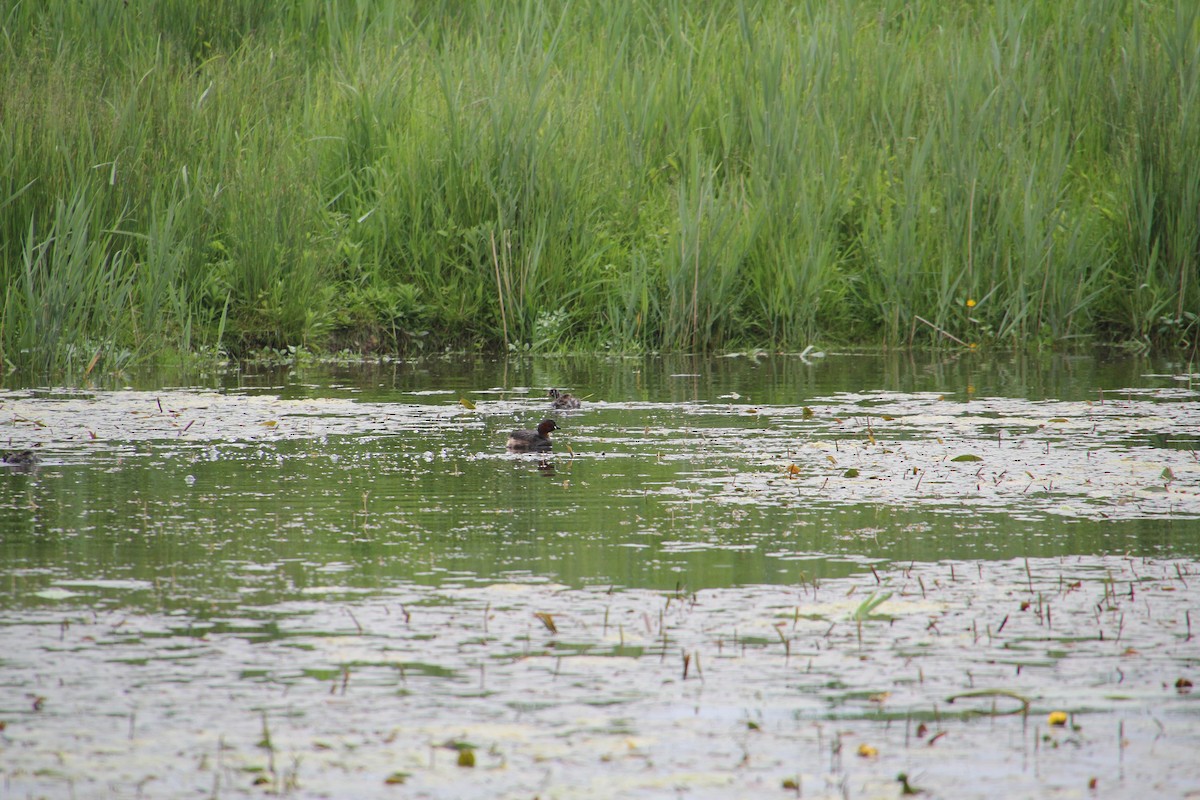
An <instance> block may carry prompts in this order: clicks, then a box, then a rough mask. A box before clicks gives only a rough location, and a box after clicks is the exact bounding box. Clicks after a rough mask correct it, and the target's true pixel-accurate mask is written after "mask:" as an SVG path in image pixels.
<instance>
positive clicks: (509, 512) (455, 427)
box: [0, 369, 1200, 800]
mask: <svg viewBox="0 0 1200 800" xmlns="http://www.w3.org/2000/svg"><path fill="white" fill-rule="evenodd" d="M671 373H672V374H674V373H679V374H681V375H685V374H686V375H687V376H688V377H681V378H674V377H670V378H663V379H662V380H663V381H664V382H665V383H666V384H667V389H665V390H664V391H663V392H662V395H671V396H669V397H668V398H667V399H662V397H661V396H658V395H654V394H653V393H647V395H646V396H642V395H641V394H640V393H639V392H633V391H630V392H629V393H627V394H626V395H622V396H619V397H617V396H612V395H616V394H618V393H616V392H613V393H608V394H607V395H601V396H600V397H592V398H589V401H588V403H587V405H586V407H585V409H583V410H581V411H578V412H573V413H572V414H571V415H570V416H563V417H560V418H559V424H560V426H561V427H562V429H563V430H562V431H561V432H559V433H558V434H557V436H559V437H560V438H556V440H555V446H554V450H553V451H552V452H551V453H550V454H549V455H546V456H545V457H542V456H536V457H530V456H528V455H522V454H510V453H507V452H505V449H504V440H505V439H504V437H505V436H506V435H507V433H508V431H510V430H512V429H513V428H519V427H527V426H528V425H529V424H532V423H533V422H536V421H537V420H538V419H540V418H541V417H542V415H543V414H544V413H545V411H546V398H545V389H544V388H543V387H544V386H547V385H554V384H556V383H557V384H558V385H564V386H571V387H572V388H575V387H578V386H580V385H581V383H582V382H581V381H578V380H574V381H569V380H560V379H559V378H558V376H555V379H554V381H553V382H551V381H549V380H547V381H542V382H536V383H535V382H534V381H527V383H529V384H530V385H529V386H522V387H519V388H517V389H510V388H506V387H507V386H508V385H509V384H508V382H507V381H506V380H500V379H496V380H492V381H485V382H480V385H481V386H483V387H487V388H481V389H478V390H475V391H469V390H467V389H464V388H462V387H461V386H460V385H457V384H452V388H448V389H439V390H429V389H427V388H421V389H420V390H418V391H413V392H408V393H403V394H399V395H398V397H400V398H401V399H402V402H396V403H391V402H383V399H384V398H381V397H380V396H378V395H369V394H367V393H365V392H361V393H360V391H361V390H359V389H358V388H356V387H353V386H351V387H346V388H326V389H324V390H316V389H312V388H311V387H309V386H307V385H305V386H297V385H287V386H274V385H272V386H270V387H266V388H258V389H236V390H228V391H225V392H217V391H190V390H169V391H167V390H163V391H133V390H121V391H67V390H61V391H54V392H46V391H35V390H23V391H4V392H0V424H2V425H3V426H4V427H3V432H2V433H3V440H4V441H3V445H4V446H5V447H6V448H18V449H32V450H34V451H35V452H37V453H38V456H39V458H38V463H37V464H36V465H35V466H34V467H32V468H31V469H29V470H21V471H11V470H9V471H4V472H0V550H2V552H3V558H2V559H0V641H2V642H3V645H4V646H3V648H2V654H0V658H2V659H3V664H2V666H3V672H2V674H3V678H4V686H5V687H6V693H4V694H3V695H2V696H0V781H3V786H4V791H5V792H6V796H7V793H12V794H13V796H20V797H24V796H34V797H37V796H71V795H74V796H77V797H96V796H109V795H127V796H133V795H140V796H143V797H148V798H155V797H163V798H174V797H179V796H185V795H193V794H194V795H199V796H206V797H208V796H214V797H239V796H247V797H260V796H262V794H263V793H264V792H273V793H277V794H284V795H288V796H293V797H300V798H307V797H313V798H316V797H322V796H355V797H393V796H397V795H396V792H403V793H405V796H416V797H442V796H453V797H464V798H474V797H478V798H488V800H492V798H507V797H511V798H528V797H530V796H535V795H536V796H539V797H543V798H572V799H573V798H581V797H582V798H589V797H593V798H602V797H621V798H626V797H634V798H638V797H646V798H651V797H654V798H657V797H661V796H663V795H664V794H672V795H683V796H687V797H694V798H710V797H711V798H726V797H731V796H739V797H740V796H770V795H771V794H775V793H779V792H781V791H784V792H790V793H791V794H801V795H803V796H805V797H818V798H821V797H830V798H833V797H837V798H844V797H847V796H849V797H855V798H858V797H888V798H894V797H896V796H897V795H898V794H900V793H901V792H903V791H905V789H907V790H909V791H918V790H921V791H923V792H925V793H926V795H925V796H947V795H951V794H952V795H954V796H956V797H967V798H970V797H993V796H995V795H996V794H997V793H1003V794H1005V795H1008V796H1035V795H1044V794H1063V795H1077V794H1082V793H1085V792H1087V791H1089V790H1090V789H1093V788H1096V787H1099V790H1101V791H1120V792H1128V791H1131V790H1132V789H1133V787H1136V790H1137V791H1139V792H1140V791H1146V792H1155V793H1157V794H1160V795H1162V796H1178V795H1180V794H1182V793H1183V792H1184V791H1186V790H1187V789H1189V788H1190V787H1194V786H1195V785H1197V783H1198V782H1200V769H1198V768H1197V767H1196V766H1195V760H1194V758H1192V757H1191V756H1192V754H1193V753H1194V752H1195V750H1196V749H1197V747H1198V746H1200V733H1198V731H1200V727H1198V726H1197V725H1196V724H1195V718H1196V706H1195V703H1196V695H1195V694H1194V692H1193V691H1192V686H1193V684H1194V681H1195V678H1196V673H1197V670H1198V669H1200V659H1198V658H1197V655H1196V653H1197V652H1198V650H1197V646H1196V642H1195V640H1194V635H1193V630H1192V620H1191V614H1190V610H1191V608H1192V607H1193V606H1195V604H1196V599H1197V597H1196V592H1197V589H1196V587H1197V584H1198V582H1200V572H1198V570H1197V566H1196V564H1197V561H1196V557H1197V555H1198V552H1197V548H1198V546H1200V545H1198V544H1197V543H1198V541H1200V539H1198V538H1197V534H1198V533H1200V522H1198V521H1197V520H1200V500H1198V497H1197V493H1198V491H1200V489H1198V487H1200V471H1198V470H1200V464H1198V461H1197V456H1196V452H1197V444H1198V443H1197V440H1196V438H1195V437H1196V434H1195V431H1196V430H1200V398H1198V397H1197V394H1196V392H1195V391H1194V390H1192V389H1191V388H1190V387H1189V388H1184V382H1183V381H1178V382H1173V385H1172V384H1170V383H1169V384H1168V385H1164V386H1159V387H1158V388H1154V389H1146V388H1142V389H1139V388H1134V389H1129V390H1122V391H1120V392H1119V393H1118V392H1115V391H1109V392H1107V393H1102V392H1100V391H1095V392H1094V393H1093V394H1090V395H1089V396H1087V397H1083V396H1081V393H1079V392H1075V393H1074V395H1073V397H1074V399H1071V400H1042V399H1028V398H1018V397H1008V396H999V395H998V394H997V395H992V394H990V393H985V392H968V393H966V394H965V395H964V397H965V398H967V399H962V398H960V399H957V400H956V399H954V397H952V396H950V395H949V394H947V393H943V392H932V391H925V390H924V388H923V387H922V386H920V385H914V386H913V387H911V390H908V389H906V390H904V391H899V390H888V391H869V392H864V391H860V390H855V391H843V390H842V389H840V388H834V387H827V390H826V391H822V392H809V393H807V394H806V395H805V396H804V397H803V398H802V402H803V405H801V404H800V402H801V398H799V397H795V398H792V399H790V400H787V401H786V402H764V398H763V397H755V398H754V402H753V403H751V402H750V400H749V399H748V398H745V397H743V396H741V395H738V394H737V392H734V391H729V388H730V387H729V386H727V385H719V386H717V385H714V386H711V391H709V387H707V385H706V384H705V383H704V378H702V377H701V373H693V372H692V371H689V370H685V369H674V370H671ZM620 377H621V379H622V380H625V379H627V378H629V376H628V375H626V374H625V373H621V374H620ZM643 377H644V376H635V378H636V380H642V379H643ZM651 377H653V376H651ZM630 380H633V379H630ZM675 381H679V382H687V383H688V388H687V391H686V392H684V391H683V390H679V389H677V386H678V385H679V384H676V383H674V382H675ZM1147 382H1152V381H1149V380H1148V381H1147ZM771 386H772V387H773V388H772V389H771V391H775V392H778V393H779V394H778V397H776V398H775V399H776V400H777V401H778V400H779V398H780V397H784V394H785V393H784V392H783V390H781V389H778V388H776V384H775V383H772V384H771ZM739 388H741V389H743V390H745V391H746V392H747V393H749V390H746V387H745V385H739ZM677 391H678V393H679V396H674V395H673V394H672V393H675V392H677ZM706 392H707V394H706ZM791 394H799V393H796V392H792V393H791ZM467 395H469V396H470V405H473V406H474V408H469V407H468V404H464V403H460V402H459V398H463V397H466V396H467ZM722 395H724V396H722ZM735 395H737V396H735ZM710 396H711V397H715V398H717V399H715V400H711V399H708V398H709V397H710ZM789 396H790V395H789ZM602 397H608V399H607V400H606V399H600V398H602ZM749 409H753V410H754V411H755V412H756V413H753V414H750V413H747V411H748V410H749ZM963 455H970V456H973V457H975V458H977V459H978V460H970V459H965V460H962V459H960V458H959V457H960V456H963ZM851 471H855V472H856V473H857V474H853V473H852V472H851ZM1118 553H1126V555H1124V556H1121V555H1116V554H1118ZM1060 719H1062V720H1064V721H1063V723H1062V724H1058V721H1059V720H1060ZM467 753H469V756H467V755H465V754H467ZM466 760H473V768H469V766H468V765H467V764H464V763H463V761H466ZM897 776H903V780H898V779H897ZM401 784H402V787H401Z"/></svg>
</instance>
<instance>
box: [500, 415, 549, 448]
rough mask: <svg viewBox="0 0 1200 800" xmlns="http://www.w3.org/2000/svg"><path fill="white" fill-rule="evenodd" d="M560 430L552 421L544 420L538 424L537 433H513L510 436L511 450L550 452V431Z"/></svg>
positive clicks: (509, 444)
mask: <svg viewBox="0 0 1200 800" xmlns="http://www.w3.org/2000/svg"><path fill="white" fill-rule="evenodd" d="M556 430H558V425H556V424H555V423H554V420H552V419H544V420H542V421H541V422H540V423H538V426H537V430H536V431H529V430H521V431H513V432H512V433H510V434H509V435H508V449H509V450H549V449H550V445H551V441H550V431H556Z"/></svg>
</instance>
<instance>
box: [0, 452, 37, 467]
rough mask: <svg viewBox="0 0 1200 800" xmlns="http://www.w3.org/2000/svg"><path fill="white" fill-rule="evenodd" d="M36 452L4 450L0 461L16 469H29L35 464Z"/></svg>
mask: <svg viewBox="0 0 1200 800" xmlns="http://www.w3.org/2000/svg"><path fill="white" fill-rule="evenodd" d="M37 462H38V457H37V454H36V453H34V452H33V451H32V450H4V451H3V455H0V463H3V464H4V465H5V466H9V467H16V468H17V469H29V468H30V467H33V466H35V465H36V464H37Z"/></svg>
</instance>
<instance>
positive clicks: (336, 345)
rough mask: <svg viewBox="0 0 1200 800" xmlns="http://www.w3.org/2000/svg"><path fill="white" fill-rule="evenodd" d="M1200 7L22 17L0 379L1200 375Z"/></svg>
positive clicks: (310, 6) (349, 9)
mask: <svg viewBox="0 0 1200 800" xmlns="http://www.w3.org/2000/svg"><path fill="white" fill-rule="evenodd" d="M1198 42H1200V10H1198V7H1197V6H1196V5H1195V4H1194V3H1191V2H1186V0H1175V1H1174V2H1166V3H1154V4H1144V3H1133V4H1131V3H1126V2H1119V1H1118V0H1099V1H1095V0H1055V2H1049V3H1026V2H1020V1H1019V0H999V2H995V3H988V4H982V5H981V4H972V3H957V2H956V3H950V4H945V3H913V2H903V1H902V0H855V1H854V2H846V3H799V4H791V3H773V2H765V1H758V0H720V1H719V2H704V3H693V2H686V1H685V0H672V1H671V2H665V3H657V2H655V3H651V2H639V1H638V0H621V2H593V1H592V0H584V1H581V2H571V3H567V2H548V3H534V2H523V3H487V2H478V3H437V2H435V3H394V4H393V3H388V4H371V3H355V2H318V0H298V2H294V3H289V4H285V5H273V4H262V3H257V2H250V1H249V0H218V1H214V2H208V3H203V4H196V3H191V2H187V1H186V0H163V2H155V3H143V2H136V1H135V2H129V3H116V2H112V3H86V4H80V3H76V2H71V0H40V1H39V2H16V3H10V4H8V5H7V7H6V10H5V11H4V13H3V16H2V17H0V50H2V57H0V165H3V169H2V170H0V271H2V273H3V279H4V285H5V287H6V288H5V295H4V303H3V307H2V309H0V351H2V355H3V358H4V359H5V360H6V361H7V362H9V363H10V364H13V365H16V366H20V367H27V368H30V369H34V370H62V369H73V370H74V371H75V373H76V374H78V373H81V372H83V371H84V370H85V369H87V368H89V367H92V368H99V369H104V368H111V367H113V366H120V365H122V364H124V363H128V362H129V361H131V360H135V359H139V358H144V357H147V356H154V355H161V354H164V353H194V352H214V351H222V352H227V353H231V354H234V355H240V354H245V353H248V352H253V351H255V350H257V349H260V348H274V349H277V350H286V349H287V348H308V349H316V350H338V349H341V348H349V349H351V350H354V351H358V352H380V351H386V352H395V351H398V350H407V351H412V350H416V349H425V350H434V349H441V348H444V347H446V346H452V347H465V348H491V349H515V350H525V349H529V350H536V351H547V350H567V349H571V350H599V349H609V350H619V351H630V350H714V349H719V348H726V347H733V346H740V345H760V346H765V347H775V348H781V349H794V350H800V349H802V348H803V347H805V346H807V345H808V344H810V343H813V342H814V341H822V342H829V341H841V342H863V343H871V344H886V345H901V344H908V343H929V342H936V343H942V344H948V345H951V346H960V345H961V344H967V345H971V344H989V343H1000V344H1004V345H1011V344H1019V345H1027V344H1034V345H1042V346H1049V345H1058V344H1062V343H1064V342H1066V343H1071V342H1079V341H1090V340H1103V341H1119V342H1128V343H1132V344H1133V345H1134V346H1135V347H1138V348H1146V347H1150V346H1152V345H1164V346H1169V347H1174V346H1185V347H1186V346H1194V343H1195V340H1196V333H1197V318H1196V315H1195V309H1196V308H1197V302H1198V301H1200V269H1198V258H1200V219H1198V218H1197V216H1196V213H1195V210H1196V208H1197V205H1198V203H1200V47H1198Z"/></svg>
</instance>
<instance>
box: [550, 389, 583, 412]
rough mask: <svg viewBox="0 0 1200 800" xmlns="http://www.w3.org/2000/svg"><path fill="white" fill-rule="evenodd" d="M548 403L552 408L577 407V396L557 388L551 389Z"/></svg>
mask: <svg viewBox="0 0 1200 800" xmlns="http://www.w3.org/2000/svg"><path fill="white" fill-rule="evenodd" d="M550 405H551V407H553V408H579V398H578V397H576V396H575V395H572V394H567V393H566V392H560V391H558V389H551V390H550Z"/></svg>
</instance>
